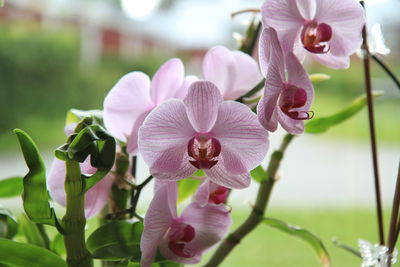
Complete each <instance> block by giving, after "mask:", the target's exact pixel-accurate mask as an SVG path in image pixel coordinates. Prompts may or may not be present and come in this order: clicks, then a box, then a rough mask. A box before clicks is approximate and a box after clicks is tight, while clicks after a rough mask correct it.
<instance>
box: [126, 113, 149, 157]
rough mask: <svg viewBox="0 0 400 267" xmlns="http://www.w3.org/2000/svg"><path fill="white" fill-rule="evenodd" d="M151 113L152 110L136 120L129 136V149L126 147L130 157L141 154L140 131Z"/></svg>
mask: <svg viewBox="0 0 400 267" xmlns="http://www.w3.org/2000/svg"><path fill="white" fill-rule="evenodd" d="M150 112H151V110H147V111H145V112H143V113H142V114H140V116H138V118H137V119H136V120H135V123H134V124H133V127H132V130H131V134H130V135H129V138H128V140H127V147H126V150H127V152H128V153H129V154H130V155H137V154H139V147H138V138H139V129H140V127H141V126H142V124H143V122H144V120H145V119H146V117H147V115H149V113H150Z"/></svg>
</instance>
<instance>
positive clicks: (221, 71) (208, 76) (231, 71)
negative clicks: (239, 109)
mask: <svg viewBox="0 0 400 267" xmlns="http://www.w3.org/2000/svg"><path fill="white" fill-rule="evenodd" d="M236 75H237V74H236V67H235V57H234V56H233V54H232V52H231V51H230V50H229V49H227V48H226V47H224V46H215V47H213V48H211V49H210V50H208V52H207V53H206V55H205V57H204V60H203V76H204V79H205V80H206V81H210V82H212V83H214V84H215V85H216V86H217V87H218V89H219V90H220V91H221V94H222V95H223V96H225V94H227V93H228V92H229V90H231V89H232V87H233V84H234V81H235V79H236V78H237V77H236Z"/></svg>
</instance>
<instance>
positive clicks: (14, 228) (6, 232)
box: [0, 206, 18, 239]
mask: <svg viewBox="0 0 400 267" xmlns="http://www.w3.org/2000/svg"><path fill="white" fill-rule="evenodd" d="M17 232H18V223H17V220H16V219H15V218H14V216H13V215H12V214H11V212H10V211H9V210H8V209H6V208H4V207H2V206H0V238H7V239H12V238H13V237H14V236H15V235H16V234H17Z"/></svg>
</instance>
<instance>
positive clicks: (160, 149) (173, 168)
mask: <svg viewBox="0 0 400 267" xmlns="http://www.w3.org/2000/svg"><path fill="white" fill-rule="evenodd" d="M193 135H194V130H193V128H192V126H191V124H190V122H189V119H188V117H187V115H186V107H185V105H184V104H183V103H182V101H181V100H177V99H171V100H168V101H166V102H165V103H164V104H162V105H160V106H158V107H157V108H155V109H154V110H153V111H152V112H151V113H150V114H149V115H148V116H147V118H146V119H145V121H144V123H143V125H142V127H141V128H140V130H139V139H138V144H139V150H140V153H141V154H142V156H143V159H144V161H145V162H146V164H147V165H149V166H150V171H151V173H152V174H153V175H154V176H155V177H156V178H160V179H170V180H171V179H181V178H186V177H188V176H190V175H191V174H193V173H194V172H195V170H196V168H195V167H193V166H189V165H191V164H188V161H189V159H188V155H187V153H186V151H187V144H188V142H189V140H190V139H191V138H192V137H193ZM188 166H189V167H188Z"/></svg>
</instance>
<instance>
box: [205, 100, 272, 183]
mask: <svg viewBox="0 0 400 267" xmlns="http://www.w3.org/2000/svg"><path fill="white" fill-rule="evenodd" d="M211 132H212V134H213V136H214V137H215V138H216V139H217V140H218V141H219V142H220V143H221V157H222V158H223V159H224V160H223V162H220V161H219V162H218V164H217V165H221V164H224V165H225V168H226V170H227V171H228V172H230V173H231V174H239V173H243V172H248V171H250V170H252V169H253V168H255V167H256V166H258V165H259V163H260V162H261V161H262V160H263V159H264V157H265V154H266V152H267V149H268V132H267V131H265V129H264V128H263V127H262V126H261V125H260V123H259V122H258V119H257V116H256V115H255V114H254V113H253V112H252V111H251V110H250V109H249V108H248V107H247V106H245V105H243V104H240V103H238V102H234V101H225V102H224V103H222V104H221V105H220V107H219V110H218V119H217V121H216V123H215V126H214V128H213V129H212V131H211ZM217 165H216V166H217ZM235 165H236V167H235ZM216 166H214V167H213V168H215V167H216ZM213 168H211V170H212V169H213ZM218 184H221V183H218ZM221 185H223V184H221Z"/></svg>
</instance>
